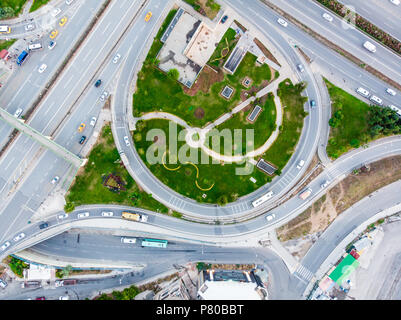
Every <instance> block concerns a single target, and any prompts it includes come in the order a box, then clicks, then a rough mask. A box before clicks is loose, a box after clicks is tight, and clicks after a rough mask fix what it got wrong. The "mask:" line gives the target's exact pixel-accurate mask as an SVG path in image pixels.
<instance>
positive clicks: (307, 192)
mask: <svg viewBox="0 0 401 320" xmlns="http://www.w3.org/2000/svg"><path fill="white" fill-rule="evenodd" d="M311 194H312V189H311V188H308V189H306V190H304V191H302V192H301V193H300V194H299V196H298V197H299V199H302V200H305V199H306V198H308V197H309V196H310V195H311Z"/></svg>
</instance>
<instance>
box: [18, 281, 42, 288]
mask: <svg viewBox="0 0 401 320" xmlns="http://www.w3.org/2000/svg"><path fill="white" fill-rule="evenodd" d="M41 286H42V282H41V281H25V282H22V283H21V288H37V287H41Z"/></svg>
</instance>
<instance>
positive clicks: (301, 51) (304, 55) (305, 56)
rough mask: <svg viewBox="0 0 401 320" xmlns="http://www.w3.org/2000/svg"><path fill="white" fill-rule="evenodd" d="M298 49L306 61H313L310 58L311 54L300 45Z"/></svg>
mask: <svg viewBox="0 0 401 320" xmlns="http://www.w3.org/2000/svg"><path fill="white" fill-rule="evenodd" d="M297 49H298V51H299V53H300V54H301V55H302V56H303V57H304V59H305V60H306V62H308V63H309V64H310V63H311V62H312V60H311V58H309V56H308V55H307V54H306V53H305V52H304V51H303V50H302V49H301V48H300V47H297Z"/></svg>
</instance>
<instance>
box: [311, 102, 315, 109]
mask: <svg viewBox="0 0 401 320" xmlns="http://www.w3.org/2000/svg"><path fill="white" fill-rule="evenodd" d="M310 106H311V108H312V109H314V108H316V102H315V100H311V101H310Z"/></svg>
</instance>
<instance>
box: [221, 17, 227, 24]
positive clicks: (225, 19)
mask: <svg viewBox="0 0 401 320" xmlns="http://www.w3.org/2000/svg"><path fill="white" fill-rule="evenodd" d="M227 19H228V16H224V17H223V18H221V20H220V22H221V23H224V22H226V21H227Z"/></svg>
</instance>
